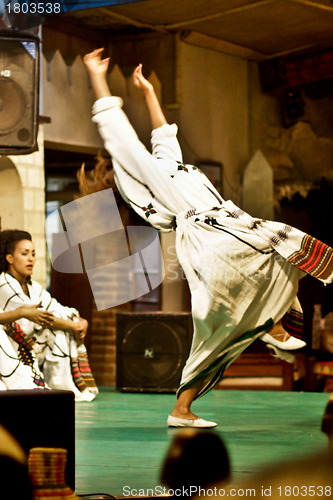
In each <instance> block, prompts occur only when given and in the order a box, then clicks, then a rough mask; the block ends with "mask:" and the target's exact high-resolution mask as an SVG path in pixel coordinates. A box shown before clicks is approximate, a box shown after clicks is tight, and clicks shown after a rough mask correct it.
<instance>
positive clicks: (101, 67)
mask: <svg viewBox="0 0 333 500" xmlns="http://www.w3.org/2000/svg"><path fill="white" fill-rule="evenodd" d="M103 50H104V49H103V48H102V49H96V50H94V51H93V52H90V53H89V54H86V55H85V56H84V58H83V62H84V64H85V65H86V67H87V70H88V72H89V75H90V79H91V84H92V86H93V89H94V92H95V95H96V99H100V98H102V97H108V96H110V95H111V92H110V89H109V86H108V83H107V81H106V73H107V70H108V67H109V62H110V58H109V57H107V58H106V59H102V57H101V55H102V52H103Z"/></svg>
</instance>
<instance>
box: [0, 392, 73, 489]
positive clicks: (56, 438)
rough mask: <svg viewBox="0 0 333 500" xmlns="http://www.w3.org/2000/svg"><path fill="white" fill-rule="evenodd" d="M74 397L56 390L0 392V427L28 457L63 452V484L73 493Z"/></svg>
mask: <svg viewBox="0 0 333 500" xmlns="http://www.w3.org/2000/svg"><path fill="white" fill-rule="evenodd" d="M74 404H75V403H74V393H73V392H71V391H58V390H44V389H31V390H24V391H23V390H13V391H0V423H1V424H2V425H3V426H4V427H5V428H6V429H7V430H8V431H9V432H10V433H11V434H12V435H13V436H14V437H15V438H16V439H17V441H18V442H19V443H20V445H21V446H22V448H23V449H24V450H25V451H26V453H27V454H28V453H29V450H30V449H31V448H35V447H43V448H44V447H46V448H49V447H50V448H54V447H55V448H65V449H66V450H67V464H66V483H67V485H68V486H69V487H71V488H72V489H73V490H74V489H75V419H74V415H75V413H74Z"/></svg>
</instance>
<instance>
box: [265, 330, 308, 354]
mask: <svg viewBox="0 0 333 500" xmlns="http://www.w3.org/2000/svg"><path fill="white" fill-rule="evenodd" d="M260 339H261V340H262V341H263V342H266V344H270V345H274V346H275V347H277V348H278V349H281V350H282V351H295V350H296V349H302V347H304V346H306V343H305V342H303V340H299V339H297V338H296V337H289V339H288V340H286V341H285V342H281V341H280V340H277V339H275V338H274V337H272V335H270V334H269V333H265V335H263V336H262V337H260Z"/></svg>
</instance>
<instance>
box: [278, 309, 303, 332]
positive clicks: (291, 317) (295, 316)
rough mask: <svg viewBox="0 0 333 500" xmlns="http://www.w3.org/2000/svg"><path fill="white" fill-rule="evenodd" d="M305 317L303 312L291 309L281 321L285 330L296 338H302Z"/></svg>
mask: <svg viewBox="0 0 333 500" xmlns="http://www.w3.org/2000/svg"><path fill="white" fill-rule="evenodd" d="M303 318H304V316H303V313H302V311H298V310H296V309H293V308H291V309H290V311H288V312H287V314H285V315H284V316H283V318H282V319H281V323H282V326H283V328H284V329H285V330H286V331H287V332H288V333H289V334H290V335H293V336H294V337H298V338H301V337H302V333H303V324H304V319H303Z"/></svg>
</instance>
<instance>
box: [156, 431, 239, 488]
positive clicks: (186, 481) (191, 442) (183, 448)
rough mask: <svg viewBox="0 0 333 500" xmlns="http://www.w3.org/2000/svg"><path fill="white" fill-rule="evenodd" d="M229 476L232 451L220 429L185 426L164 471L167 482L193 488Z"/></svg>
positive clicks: (163, 480)
mask: <svg viewBox="0 0 333 500" xmlns="http://www.w3.org/2000/svg"><path fill="white" fill-rule="evenodd" d="M229 478H230V460H229V454H228V451H227V448H226V446H225V445H224V443H223V441H222V439H221V438H220V436H219V435H218V434H217V433H214V432H212V431H207V430H198V429H189V428H186V429H183V430H181V431H179V432H178V433H177V434H176V435H175V437H174V439H173V440H172V442H171V445H170V447H169V449H168V452H167V455H166V457H165V460H164V464H163V467H162V472H161V481H162V482H163V483H164V484H165V485H166V486H168V487H169V488H170V489H172V490H177V489H186V488H191V487H192V490H194V489H195V488H205V487H208V486H209V485H211V484H213V483H215V482H216V481H223V480H228V479H229Z"/></svg>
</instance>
